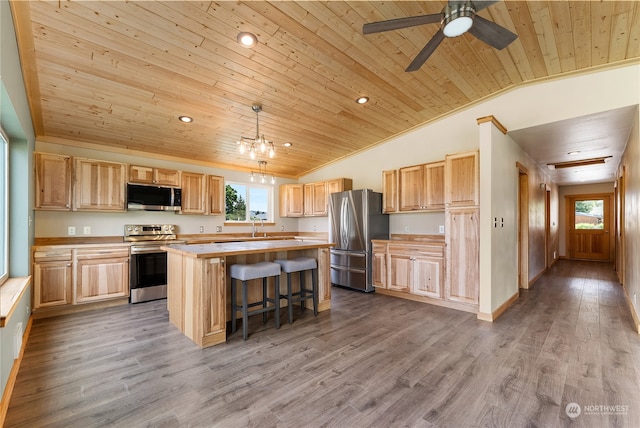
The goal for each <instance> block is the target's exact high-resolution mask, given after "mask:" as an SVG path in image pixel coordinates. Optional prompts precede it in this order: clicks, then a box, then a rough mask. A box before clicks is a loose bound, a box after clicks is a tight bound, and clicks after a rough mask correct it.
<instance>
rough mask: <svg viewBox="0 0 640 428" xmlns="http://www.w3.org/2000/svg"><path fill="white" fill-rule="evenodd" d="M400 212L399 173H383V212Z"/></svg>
mask: <svg viewBox="0 0 640 428" xmlns="http://www.w3.org/2000/svg"><path fill="white" fill-rule="evenodd" d="M396 211H398V172H397V171H396V170H395V169H394V170H391V171H382V212H384V213H394V212H396Z"/></svg>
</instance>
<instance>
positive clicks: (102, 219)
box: [35, 141, 326, 238]
mask: <svg viewBox="0 0 640 428" xmlns="http://www.w3.org/2000/svg"><path fill="white" fill-rule="evenodd" d="M36 150H37V151H41V152H46V153H57V154H65V155H71V156H78V157H86V158H90V159H99V160H106V161H115V162H124V163H129V164H136V165H145V166H153V167H162V168H170V169H178V170H181V171H190V172H201V173H208V174H214V175H221V176H224V177H225V180H227V181H237V182H249V180H248V176H249V174H248V173H246V172H243V171H232V170H226V169H221V168H214V167H207V166H203V165H192V164H187V163H180V162H171V161H165V160H158V159H151V158H144V157H140V156H134V155H125V154H119V153H112V152H106V151H100V150H93V149H87V148H78V147H71V146H66V145H61V144H52V143H45V142H41V141H37V142H36ZM277 181H278V182H277V184H276V185H274V203H273V209H274V213H275V225H273V226H266V225H265V226H264V229H263V228H260V229H259V230H260V232H262V230H264V231H265V232H280V231H282V230H283V228H284V231H285V232H297V230H298V221H297V220H296V219H295V218H280V216H279V211H278V210H279V206H278V195H279V185H280V184H285V183H292V182H295V180H291V179H283V178H278V179H277ZM325 221H326V220H325ZM153 223H169V224H175V225H177V227H178V233H179V234H197V233H200V232H199V230H200V226H203V227H204V232H203V233H204V234H212V233H216V226H220V227H222V233H249V232H251V226H224V216H222V215H217V216H205V215H180V214H176V213H173V212H149V211H126V212H124V213H100V212H77V211H76V212H66V211H65V212H57V211H36V212H35V236H36V237H38V238H42V237H60V236H67V228H68V227H69V226H75V228H76V235H81V234H82V231H83V230H84V226H91V236H122V234H123V233H124V225H125V224H153Z"/></svg>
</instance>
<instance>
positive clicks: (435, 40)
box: [405, 28, 444, 71]
mask: <svg viewBox="0 0 640 428" xmlns="http://www.w3.org/2000/svg"><path fill="white" fill-rule="evenodd" d="M443 39H444V33H443V32H442V28H441V29H439V30H438V32H437V33H436V34H434V35H433V37H432V38H431V40H429V43H427V44H426V45H425V46H424V48H422V50H421V51H420V53H419V54H418V55H417V56H416V57H415V58H414V59H413V61H412V62H411V64H409V67H407V69H406V70H405V71H416V70H418V69H419V68H420V67H422V64H424V63H425V61H426V60H427V59H429V57H430V56H431V54H432V53H433V51H435V50H436V48H437V47H438V45H439V44H440V43H441V42H442V40H443Z"/></svg>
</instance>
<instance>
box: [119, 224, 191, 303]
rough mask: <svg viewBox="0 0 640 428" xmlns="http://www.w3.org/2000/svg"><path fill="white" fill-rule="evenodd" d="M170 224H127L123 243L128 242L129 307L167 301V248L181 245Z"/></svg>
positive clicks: (173, 227)
mask: <svg viewBox="0 0 640 428" xmlns="http://www.w3.org/2000/svg"><path fill="white" fill-rule="evenodd" d="M175 231H176V227H175V225H173V224H127V225H125V226H124V240H125V241H127V242H131V243H132V244H131V261H130V263H129V271H130V280H129V284H130V287H131V293H130V295H131V297H130V299H131V303H140V302H147V301H149V300H156V299H165V298H166V297H167V253H166V251H163V250H161V249H160V247H161V246H163V245H167V244H180V243H183V242H182V241H178V240H177V237H176V233H175Z"/></svg>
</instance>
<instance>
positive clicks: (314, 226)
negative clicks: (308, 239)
mask: <svg viewBox="0 0 640 428" xmlns="http://www.w3.org/2000/svg"><path fill="white" fill-rule="evenodd" d="M313 231H314V232H315V231H316V225H315V224H314V225H313Z"/></svg>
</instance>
